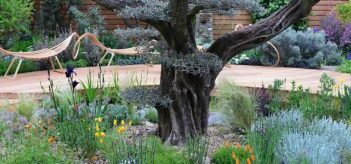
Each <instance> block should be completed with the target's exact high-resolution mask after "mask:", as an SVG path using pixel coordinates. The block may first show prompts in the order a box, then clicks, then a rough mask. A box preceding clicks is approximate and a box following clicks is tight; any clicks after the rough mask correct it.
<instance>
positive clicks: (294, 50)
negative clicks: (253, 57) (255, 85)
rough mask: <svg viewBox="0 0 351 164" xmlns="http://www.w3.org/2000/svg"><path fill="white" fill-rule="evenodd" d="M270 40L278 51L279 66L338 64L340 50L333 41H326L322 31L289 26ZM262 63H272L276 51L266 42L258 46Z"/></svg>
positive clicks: (309, 66) (304, 66) (340, 58)
mask: <svg viewBox="0 0 351 164" xmlns="http://www.w3.org/2000/svg"><path fill="white" fill-rule="evenodd" d="M271 42H272V43H273V45H275V46H276V47H277V49H278V51H279V53H280V63H279V65H280V66H286V67H303V68H319V67H320V66H321V65H322V64H325V65H339V64H341V61H342V57H341V51H340V50H339V49H338V46H337V45H336V44H334V43H331V42H327V41H326V38H325V34H324V33H323V32H316V31H313V30H307V31H305V32H304V31H295V30H293V29H291V28H289V29H287V30H285V31H284V32H282V33H281V34H279V35H278V36H276V37H274V38H273V39H272V40H271ZM258 51H259V52H260V53H261V54H262V56H261V59H260V60H261V62H262V64H263V65H272V64H274V62H275V60H276V57H275V56H276V53H275V52H274V50H273V49H272V47H271V46H270V45H268V44H264V45H262V46H260V47H258Z"/></svg>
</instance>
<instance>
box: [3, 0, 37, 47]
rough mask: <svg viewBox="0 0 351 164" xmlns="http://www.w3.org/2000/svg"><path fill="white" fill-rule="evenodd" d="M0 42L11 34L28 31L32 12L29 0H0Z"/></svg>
mask: <svg viewBox="0 0 351 164" xmlns="http://www.w3.org/2000/svg"><path fill="white" fill-rule="evenodd" d="M0 4H1V5H0V11H1V12H0V44H4V43H5V42H6V41H7V39H9V38H10V37H11V36H12V35H16V34H19V33H21V32H28V31H29V25H30V23H31V15H32V12H33V9H34V8H33V2H32V1H31V0H11V1H9V0H0Z"/></svg>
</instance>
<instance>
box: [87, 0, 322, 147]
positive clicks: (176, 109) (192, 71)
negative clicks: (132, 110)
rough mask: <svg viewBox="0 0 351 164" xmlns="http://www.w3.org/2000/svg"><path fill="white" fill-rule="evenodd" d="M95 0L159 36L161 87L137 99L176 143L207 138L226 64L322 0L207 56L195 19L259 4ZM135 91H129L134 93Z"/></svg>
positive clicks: (239, 35) (280, 14)
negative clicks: (212, 97)
mask: <svg viewBox="0 0 351 164" xmlns="http://www.w3.org/2000/svg"><path fill="white" fill-rule="evenodd" d="M94 1H95V2H97V3H98V4H100V5H102V6H104V7H106V8H109V9H111V10H113V11H115V12H116V13H117V14H118V15H120V16H122V17H123V18H125V19H135V20H141V21H143V22H146V23H147V24H149V25H150V26H152V27H153V28H155V29H156V30H157V31H158V32H159V33H160V34H161V36H162V40H164V42H165V43H166V44H163V46H164V47H163V48H162V50H163V51H161V54H162V55H161V61H162V62H161V64H162V66H161V77H160V78H161V79H160V86H159V88H157V89H154V88H153V89H150V90H140V89H135V90H134V92H135V93H136V95H137V96H139V97H138V99H134V100H136V101H138V100H141V99H142V100H143V101H145V103H149V104H151V105H154V106H155V107H156V109H157V111H158V115H159V135H160V137H161V138H162V140H163V141H166V142H171V143H173V144H177V143H181V142H184V141H185V139H186V138H187V137H194V136H196V135H201V134H205V133H206V131H207V126H208V115H209V103H210V93H211V91H212V89H213V88H214V86H215V80H216V78H217V76H218V74H219V73H220V71H221V70H222V68H223V64H222V63H227V62H228V61H229V60H230V59H231V58H232V57H233V56H235V55H237V54H239V53H240V52H242V51H245V50H248V49H251V48H254V47H257V46H259V45H261V44H262V43H264V42H266V41H268V40H269V39H271V38H272V37H274V36H276V35H277V34H279V33H280V32H282V31H283V30H284V29H286V28H288V27H289V26H290V25H291V24H293V23H295V22H297V21H299V20H300V19H301V18H303V17H305V16H307V15H308V14H309V13H310V11H311V8H312V6H314V5H315V4H316V3H317V2H318V1H319V0H291V2H290V3H288V4H287V5H286V6H284V7H283V8H281V9H280V10H278V11H277V12H275V13H273V14H272V15H271V16H269V17H267V18H266V19H263V20H261V21H260V22H257V23H255V24H254V25H252V26H250V27H247V28H245V29H243V30H240V31H236V32H232V33H228V34H225V35H224V36H222V37H220V38H219V39H217V40H215V41H214V43H213V44H212V45H211V47H210V48H209V49H207V51H206V52H200V51H199V50H198V49H197V46H196V43H195V36H194V25H193V20H194V18H195V16H196V15H197V14H198V13H199V12H200V11H202V10H209V11H213V12H221V13H222V12H225V13H234V12H235V11H237V9H244V10H248V11H249V12H259V11H261V10H262V9H261V7H260V6H259V5H258V4H257V2H256V1H253V0H94ZM119 31H121V30H119ZM125 34H129V33H128V32H125ZM134 34H136V33H134ZM136 36H138V35H136ZM141 36H143V35H141ZM160 43H162V42H160ZM132 92H133V91H132V90H131V91H130V93H132ZM154 94H158V95H154ZM148 99H151V100H149V101H148ZM168 100H169V101H168ZM165 101H166V102H165Z"/></svg>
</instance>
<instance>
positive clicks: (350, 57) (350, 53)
mask: <svg viewBox="0 0 351 164" xmlns="http://www.w3.org/2000/svg"><path fill="white" fill-rule="evenodd" d="M347 60H351V51H350V52H349V54H347Z"/></svg>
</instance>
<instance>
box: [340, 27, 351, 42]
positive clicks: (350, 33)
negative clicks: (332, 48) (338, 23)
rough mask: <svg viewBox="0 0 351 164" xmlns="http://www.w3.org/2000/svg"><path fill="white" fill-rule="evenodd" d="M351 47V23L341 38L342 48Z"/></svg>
mask: <svg viewBox="0 0 351 164" xmlns="http://www.w3.org/2000/svg"><path fill="white" fill-rule="evenodd" d="M350 45H351V23H349V24H347V25H346V26H345V30H344V32H343V33H342V36H341V38H340V46H342V47H345V48H346V47H348V46H350Z"/></svg>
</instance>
